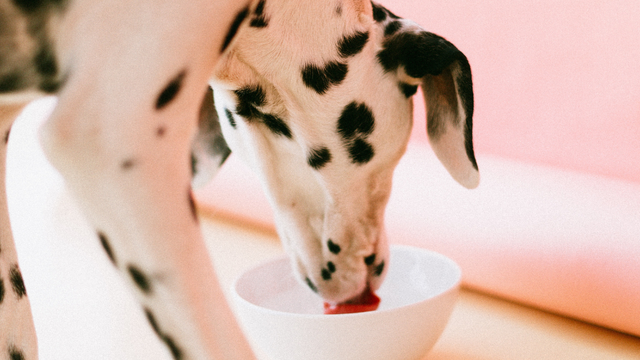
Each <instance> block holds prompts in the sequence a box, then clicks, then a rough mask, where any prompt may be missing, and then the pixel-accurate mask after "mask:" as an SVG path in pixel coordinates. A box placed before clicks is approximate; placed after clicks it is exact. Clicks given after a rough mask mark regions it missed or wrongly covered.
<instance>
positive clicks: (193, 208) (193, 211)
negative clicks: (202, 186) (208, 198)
mask: <svg viewBox="0 0 640 360" xmlns="http://www.w3.org/2000/svg"><path fill="white" fill-rule="evenodd" d="M187 201H189V209H190V210H191V216H193V219H194V220H195V221H196V222H198V221H199V220H198V209H197V208H196V202H195V201H194V200H193V191H191V189H189V191H188V193H187Z"/></svg>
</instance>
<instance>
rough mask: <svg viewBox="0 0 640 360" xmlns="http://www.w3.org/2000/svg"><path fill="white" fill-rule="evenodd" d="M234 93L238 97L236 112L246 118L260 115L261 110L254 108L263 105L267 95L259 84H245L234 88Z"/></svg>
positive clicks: (254, 117)
mask: <svg viewBox="0 0 640 360" xmlns="http://www.w3.org/2000/svg"><path fill="white" fill-rule="evenodd" d="M234 93H235V94H236V96H237V97H238V105H237V107H236V113H237V114H238V115H240V116H243V117H245V118H246V119H249V120H251V119H256V118H259V117H260V116H261V114H262V113H261V112H260V111H259V110H258V109H256V107H257V106H263V105H264V104H265V103H266V99H267V96H266V94H265V92H264V90H263V89H262V88H261V87H260V86H257V85H256V86H246V87H243V88H240V89H238V90H235V91H234Z"/></svg>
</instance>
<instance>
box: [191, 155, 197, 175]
mask: <svg viewBox="0 0 640 360" xmlns="http://www.w3.org/2000/svg"><path fill="white" fill-rule="evenodd" d="M197 172H198V158H196V155H195V154H194V153H191V177H193V176H194V175H195V174H196V173H197Z"/></svg>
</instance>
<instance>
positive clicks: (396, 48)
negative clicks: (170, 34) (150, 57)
mask: <svg viewBox="0 0 640 360" xmlns="http://www.w3.org/2000/svg"><path fill="white" fill-rule="evenodd" d="M247 16H248V17H249V21H248V22H246V23H245V24H244V25H243V28H242V31H240V32H239V34H238V35H237V39H236V43H235V44H234V46H233V48H232V49H230V51H229V52H227V53H226V54H225V55H224V56H223V58H222V59H221V60H220V63H219V65H218V66H217V67H216V71H215V74H214V77H213V79H212V81H211V85H212V87H213V89H214V98H215V104H216V107H217V111H218V114H219V118H220V119H221V121H220V123H221V127H222V131H223V133H224V137H225V139H226V141H227V143H228V145H229V147H230V148H231V149H232V150H233V152H234V153H235V154H237V155H239V156H240V157H241V158H243V159H244V161H245V162H246V163H247V164H248V165H249V166H250V167H251V168H253V169H254V170H255V171H256V173H257V174H259V177H260V179H261V181H262V183H263V185H264V188H265V190H266V193H267V194H268V198H269V200H270V203H271V205H272V207H273V209H274V213H275V221H276V225H277V229H278V232H279V236H280V238H281V240H282V242H283V244H284V247H285V249H286V251H287V253H288V254H289V256H290V257H291V258H292V259H293V264H294V268H295V272H296V274H297V275H298V277H299V279H300V281H302V282H303V283H306V284H307V285H308V287H309V288H311V290H313V291H315V292H317V293H318V294H319V295H320V296H321V297H322V298H324V299H325V300H326V301H328V302H333V303H342V302H349V301H351V300H353V299H358V298H359V295H361V294H363V292H364V291H366V290H367V289H369V290H375V289H377V288H378V287H379V286H380V284H381V282H382V281H383V278H384V275H385V272H386V269H387V266H386V265H387V263H388V257H389V251H388V245H387V239H386V237H385V231H384V210H385V206H386V204H387V200H388V198H389V195H390V191H391V182H392V175H393V170H394V168H395V166H396V164H397V163H398V161H399V160H400V158H401V156H402V155H403V153H404V151H405V148H406V145H407V141H408V138H409V133H410V130H411V128H412V118H413V114H412V110H413V104H412V101H411V98H412V96H413V95H414V94H415V93H416V91H417V88H418V86H422V90H423V93H424V96H425V100H426V101H427V106H428V115H427V117H428V119H427V123H428V125H427V126H428V129H427V130H428V134H429V138H430V141H431V145H432V147H433V148H434V150H435V152H436V154H437V155H438V157H439V158H440V160H441V161H442V163H443V164H444V165H445V166H446V167H447V169H448V170H449V172H450V173H451V175H452V176H453V177H454V178H455V179H456V180H458V181H459V182H460V183H461V184H462V185H464V186H466V187H469V188H473V187H475V186H477V184H478V181H479V175H478V171H477V164H476V161H475V157H474V153H473V145H472V135H471V131H472V114H473V91H472V82H471V71H470V67H469V63H468V61H467V59H466V57H465V56H464V55H463V54H462V53H461V52H460V51H459V50H458V49H456V48H455V47H454V46H453V45H452V44H451V43H450V42H448V41H446V40H445V39H443V38H442V37H440V36H437V35H435V34H432V33H429V32H427V31H425V30H424V29H422V28H421V27H420V26H418V25H417V24H416V23H414V22H412V21H410V20H405V19H401V18H399V17H398V16H396V15H395V14H394V13H392V12H391V11H389V10H387V9H385V8H384V7H383V6H381V5H379V4H377V3H371V2H370V1H363V0H353V1H313V0H307V1H301V0H260V1H258V3H257V6H256V7H255V8H254V9H253V11H252V12H251V13H250V14H248V15H247Z"/></svg>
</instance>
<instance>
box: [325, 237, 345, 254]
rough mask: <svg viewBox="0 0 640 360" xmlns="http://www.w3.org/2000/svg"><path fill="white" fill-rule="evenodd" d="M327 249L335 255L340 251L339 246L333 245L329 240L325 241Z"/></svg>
mask: <svg viewBox="0 0 640 360" xmlns="http://www.w3.org/2000/svg"><path fill="white" fill-rule="evenodd" d="M327 247H328V248H329V251H331V253H333V254H335V255H338V254H340V251H341V250H342V249H341V248H340V245H338V244H336V243H334V242H333V241H332V240H331V239H329V240H328V241H327Z"/></svg>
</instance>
